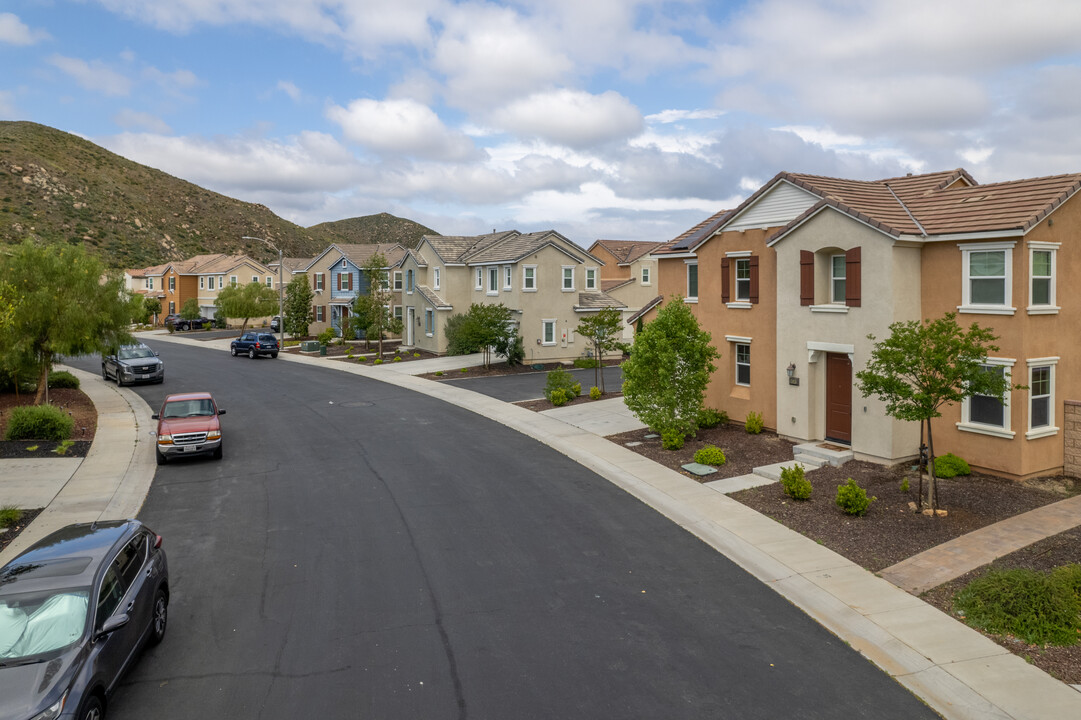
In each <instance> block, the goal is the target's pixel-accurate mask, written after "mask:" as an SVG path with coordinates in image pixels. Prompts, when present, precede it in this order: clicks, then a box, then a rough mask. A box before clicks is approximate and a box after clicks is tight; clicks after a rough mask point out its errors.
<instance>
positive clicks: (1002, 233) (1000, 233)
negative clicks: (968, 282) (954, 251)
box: [901, 228, 1025, 242]
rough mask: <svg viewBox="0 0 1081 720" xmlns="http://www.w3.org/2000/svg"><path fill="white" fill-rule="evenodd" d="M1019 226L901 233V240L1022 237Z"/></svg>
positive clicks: (942, 240) (935, 240) (952, 240)
mask: <svg viewBox="0 0 1081 720" xmlns="http://www.w3.org/2000/svg"><path fill="white" fill-rule="evenodd" d="M1024 236H1025V233H1023V232H1022V231H1021V230H1020V228H1011V229H1009V230H985V231H983V232H968V233H949V234H946V235H928V236H927V237H921V236H919V235H902V236H901V239H902V240H923V241H924V242H957V241H961V240H995V239H996V238H1019V237H1024Z"/></svg>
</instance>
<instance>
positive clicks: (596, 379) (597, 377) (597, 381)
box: [593, 341, 604, 395]
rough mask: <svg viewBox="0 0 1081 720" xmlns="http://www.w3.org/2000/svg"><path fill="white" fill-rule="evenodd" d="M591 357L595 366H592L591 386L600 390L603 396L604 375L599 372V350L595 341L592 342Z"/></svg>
mask: <svg viewBox="0 0 1081 720" xmlns="http://www.w3.org/2000/svg"><path fill="white" fill-rule="evenodd" d="M593 356H594V358H593V359H594V360H596V361H597V364H596V365H594V366H593V384H594V385H596V386H597V387H599V388H600V389H601V395H603V394H604V373H602V372H601V370H602V369H603V368H602V367H601V349H600V346H599V345H598V344H597V342H596V341H594V342H593Z"/></svg>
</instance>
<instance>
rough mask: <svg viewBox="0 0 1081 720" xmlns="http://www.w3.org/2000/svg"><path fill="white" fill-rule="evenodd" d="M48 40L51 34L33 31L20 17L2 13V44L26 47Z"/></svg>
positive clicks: (0, 18)
mask: <svg viewBox="0 0 1081 720" xmlns="http://www.w3.org/2000/svg"><path fill="white" fill-rule="evenodd" d="M48 39H49V33H47V32H45V31H44V30H31V29H30V27H29V26H27V25H26V24H25V23H23V21H22V20H20V19H19V17H18V15H14V14H12V13H0V43H7V44H8V45H20V46H24V45H34V44H35V43H38V42H41V41H42V40H48Z"/></svg>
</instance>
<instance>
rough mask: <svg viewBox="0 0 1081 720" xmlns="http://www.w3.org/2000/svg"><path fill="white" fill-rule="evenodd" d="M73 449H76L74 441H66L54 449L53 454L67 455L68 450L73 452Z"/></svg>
mask: <svg viewBox="0 0 1081 720" xmlns="http://www.w3.org/2000/svg"><path fill="white" fill-rule="evenodd" d="M73 447H75V441H74V440H64V441H63V442H61V443H60V444H59V445H57V446H56V447H55V448H54V449H53V452H54V453H56V454H57V455H67V454H68V450H71V449H72V448H73Z"/></svg>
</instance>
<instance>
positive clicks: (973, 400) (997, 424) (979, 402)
mask: <svg viewBox="0 0 1081 720" xmlns="http://www.w3.org/2000/svg"><path fill="white" fill-rule="evenodd" d="M1015 362H1016V361H1015V360H1013V359H1010V358H985V359H984V361H983V365H982V367H983V369H984V371H985V372H989V373H995V374H998V375H1000V376H1002V377H1005V378H1006V379H1007V380H1008V379H1009V378H1010V373H1011V370H1010V369H1011V368H1012V367H1013V365H1014V363H1015ZM957 428H958V429H959V430H964V431H966V432H974V433H981V434H983V435H994V436H995V437H1003V438H1012V437H1013V436H1014V435H1015V433H1014V432H1013V430H1011V429H1010V428H1011V422H1010V392H1009V391H1008V390H1007V391H1006V395H1005V396H1004V397H1001V398H998V397H993V396H990V395H973V396H972V397H967V398H965V399H964V400H962V401H961V422H959V423H957Z"/></svg>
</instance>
